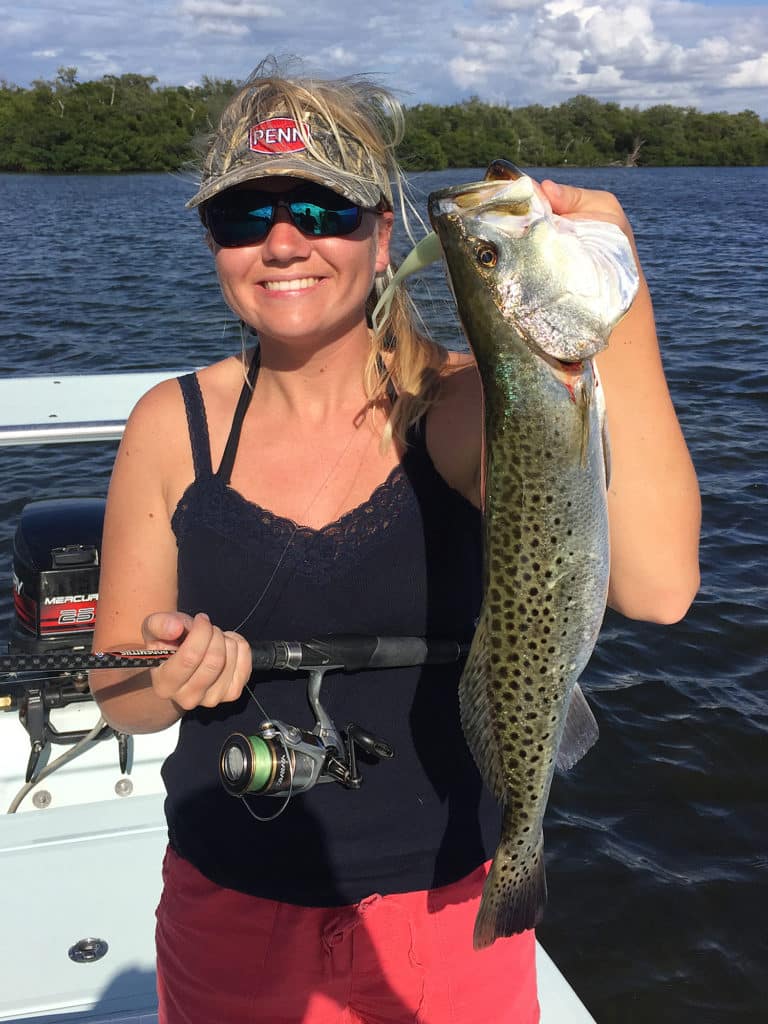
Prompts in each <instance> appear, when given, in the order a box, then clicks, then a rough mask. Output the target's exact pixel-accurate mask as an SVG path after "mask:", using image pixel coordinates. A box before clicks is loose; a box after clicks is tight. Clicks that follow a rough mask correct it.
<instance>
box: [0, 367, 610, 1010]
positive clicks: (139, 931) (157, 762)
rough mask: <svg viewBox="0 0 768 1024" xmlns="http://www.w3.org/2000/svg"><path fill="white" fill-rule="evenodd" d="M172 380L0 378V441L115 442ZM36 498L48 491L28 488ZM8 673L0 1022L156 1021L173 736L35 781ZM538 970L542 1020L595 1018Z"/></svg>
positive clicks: (88, 723)
mask: <svg viewBox="0 0 768 1024" xmlns="http://www.w3.org/2000/svg"><path fill="white" fill-rule="evenodd" d="M174 375H175V374H171V373H120V374H94V375H86V376H77V377H67V376H58V377H25V378H18V377H17V378H13V379H0V446H6V445H24V444H27V445H35V446H38V445H41V444H47V443H62V442H75V441H84V440H86V441H93V440H105V441H106V440H114V439H117V438H119V437H120V436H121V434H122V430H123V427H124V424H125V420H126V418H127V415H128V413H129V412H130V409H131V408H132V407H133V405H134V404H135V402H136V400H137V399H138V397H139V396H140V395H141V394H143V393H144V392H145V391H146V390H148V389H149V388H150V387H151V386H152V385H154V384H155V383H157V382H158V381H160V380H163V379H165V378H167V377H169V376H174ZM39 497H50V495H45V494H40V495H30V498H39ZM7 678H8V677H7V675H6V676H5V677H3V676H0V878H2V879H3V896H2V929H3V938H4V941H3V954H2V979H3V981H2V984H0V1021H16V1022H17V1024H21V1022H31V1021H41V1020H45V1021H46V1022H47V1024H52V1022H61V1024H64V1022H67V1024H75V1022H79V1021H88V1022H89V1024H107V1022H110V1024H129V1022H130V1024H154V1022H156V1020H157V1013H156V1010H157V1001H156V996H155V968H154V909H155V906H156V904H157V901H158V898H159V893H160V864H161V860H162V855H163V852H164V849H165V845H166V827H165V820H164V817H163V799H164V790H163V784H162V781H161V778H160V766H161V764H162V762H163V759H164V758H165V757H166V755H167V754H168V753H169V752H170V751H171V750H172V749H173V747H174V745H175V742H176V731H177V730H176V729H175V728H172V729H169V730H167V731H165V732H162V733H157V734H154V735H148V736H136V737H132V738H130V740H129V741H127V743H124V745H123V748H122V751H121V750H120V749H119V747H118V742H117V740H116V739H115V738H114V736H110V737H108V738H103V739H101V740H99V741H98V742H96V741H93V740H90V741H83V740H82V739H81V740H76V739H73V740H72V741H71V742H63V743H56V744H55V746H53V747H52V748H50V749H48V748H46V749H45V750H43V752H42V753H41V756H40V759H39V760H38V762H37V766H36V771H37V775H36V780H37V781H36V782H35V783H34V784H30V785H28V784H26V782H25V777H26V773H27V765H28V762H29V760H30V749H31V741H30V734H29V733H28V731H27V729H25V727H24V725H23V724H22V722H21V721H20V718H19V714H18V711H17V710H16V709H15V696H17V694H18V690H17V688H15V687H16V684H13V685H12V684H11V683H10V682H8V681H7ZM4 679H5V680H6V681H5V682H4ZM82 698H83V699H78V700H76V701H74V702H71V703H68V704H67V705H66V706H63V707H60V708H53V709H51V710H50V712H49V713H50V719H51V725H52V726H53V727H54V728H55V729H56V730H58V731H59V732H60V733H61V732H64V733H73V734H75V736H80V737H83V736H87V735H88V734H89V733H93V732H94V730H95V728H96V727H97V726H98V724H99V712H98V709H97V707H96V705H95V703H94V702H93V701H92V700H90V699H89V698H88V696H87V692H86V693H85V694H83V695H82ZM3 708H5V709H6V710H5V711H4V713H3V710H2V709H3ZM121 754H122V761H123V765H122V767H121ZM72 755H75V756H72ZM68 758H69V759H68ZM57 760H60V761H61V762H62V763H60V765H59V766H58V767H55V768H54V770H50V769H51V768H52V767H53V766H54V762H55V761H57ZM46 762H47V764H46ZM41 766H42V767H41ZM11 809H12V810H11ZM6 810H8V811H9V813H4V812H6ZM537 970H538V987H539V1001H540V1004H541V1022H542V1024H595V1022H594V1019H593V1017H592V1016H591V1015H590V1014H589V1012H588V1011H587V1010H586V1008H585V1007H584V1005H583V1003H582V1002H581V1001H580V1000H579V998H578V996H577V995H576V994H575V992H574V991H573V989H572V988H571V987H570V985H569V984H568V982H567V981H566V979H565V978H564V977H563V975H562V974H561V973H560V971H559V970H558V968H557V967H556V965H555V964H554V963H553V961H552V960H551V958H550V957H549V956H548V955H547V953H546V952H545V950H544V949H543V948H542V947H541V945H537Z"/></svg>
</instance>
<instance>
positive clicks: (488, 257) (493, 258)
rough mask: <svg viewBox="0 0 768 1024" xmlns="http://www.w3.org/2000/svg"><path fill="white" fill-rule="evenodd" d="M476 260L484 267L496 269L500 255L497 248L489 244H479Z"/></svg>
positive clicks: (476, 248) (476, 249)
mask: <svg viewBox="0 0 768 1024" xmlns="http://www.w3.org/2000/svg"><path fill="white" fill-rule="evenodd" d="M475 258H476V259H477V262H478V263H480V264H482V266H484V267H495V266H496V264H497V262H498V259H499V254H498V253H497V251H496V247H495V246H494V245H491V244H490V243H488V242H478V244H477V245H476V246H475Z"/></svg>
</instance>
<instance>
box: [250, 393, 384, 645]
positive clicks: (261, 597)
mask: <svg viewBox="0 0 768 1024" xmlns="http://www.w3.org/2000/svg"><path fill="white" fill-rule="evenodd" d="M255 383H256V382H255V381H254V386H255ZM358 429H359V428H358V426H357V424H354V425H353V428H352V433H351V434H350V436H349V440H348V441H347V443H346V445H345V446H344V448H343V449H342V451H341V454H340V455H339V456H338V458H337V459H336V461H335V462H334V463H333V465H332V466H331V468H330V469H329V470H328V472H327V473H326V475H325V476H324V477H323V480H322V482H321V484H320V486H319V487H318V489H317V491H315V493H314V495H313V496H312V498H311V499H310V501H309V503H308V504H307V505H306V506H305V507H304V508H303V509H302V511H301V512H300V513H299V516H298V519H294V520H292V522H293V527H292V529H291V532H290V534H289V535H288V540H287V541H286V544H285V547H284V548H283V550H282V553H281V555H280V558H279V559H278V560H277V564H276V565H275V567H274V569H273V570H272V572H271V574H270V577H269V579H268V580H267V582H266V583H265V584H264V587H263V589H262V591H261V593H260V594H259V596H258V597H257V599H256V601H255V602H254V604H253V606H252V607H251V609H250V611H249V612H248V614H247V615H246V616H245V618H244V619H243V620H242V622H240V623H238V625H237V626H235V627H234V629H233V632H235V633H237V632H238V631H239V630H240V629H242V627H243V626H244V625H245V623H246V622H248V620H249V619H250V618H251V616H252V615H253V613H254V612H255V611H256V610H257V609H258V607H259V605H260V604H261V602H262V601H263V600H264V598H265V597H266V595H267V592H268V591H269V588H270V587H271V586H272V583H273V581H274V579H275V577H276V576H277V574H278V572H279V571H280V566H281V565H282V564H283V562H284V561H285V557H286V555H287V554H288V551H289V549H290V547H291V545H292V544H293V541H294V539H295V537H296V534H297V533H298V532H299V530H300V529H301V528H302V527H301V523H302V522H303V521H305V520H306V518H307V515H308V514H309V512H311V510H312V508H313V507H314V505H315V503H316V502H317V499H318V498H319V497H320V495H321V494H322V493H323V491H324V490H325V488H326V486H327V485H328V482H329V480H330V479H331V477H332V476H333V474H334V473H335V472H336V470H337V469H338V468H339V466H340V465H341V462H342V460H343V459H344V456H345V455H346V454H347V452H348V451H349V449H350V448H351V446H352V442H353V441H354V439H355V435H356V432H357V430H358ZM367 451H368V445H366V446H365V448H364V449H363V454H362V456H361V458H360V461H359V463H358V466H357V469H356V471H355V475H354V478H353V480H352V483H351V484H350V486H349V490H348V491H347V492H346V494H345V500H346V496H347V495H348V494H349V493H350V491H351V490H352V488H353V487H354V485H355V482H356V480H357V477H358V476H359V474H360V470H361V468H362V465H363V459H364V457H365V454H366V452H367Z"/></svg>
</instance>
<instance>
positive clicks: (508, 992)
mask: <svg viewBox="0 0 768 1024" xmlns="http://www.w3.org/2000/svg"><path fill="white" fill-rule="evenodd" d="M486 873H487V867H486V866H483V867H480V868H478V869H477V870H476V871H474V872H473V873H472V874H471V875H469V876H467V878H464V879H462V880H461V881H460V882H456V883H455V884H453V885H448V886H445V887H444V888H441V889H434V890H432V891H430V892H426V891H424V892H411V893H398V894H396V895H392V896H379V895H376V894H374V895H371V896H368V897H367V898H366V899H364V900H362V901H361V902H360V903H356V904H354V905H352V906H347V907H331V908H324V907H323V908H318V907H297V906H293V905H292V904H288V903H277V902H275V901H273V900H264V899H259V898H257V897H255V896H247V895H244V894H242V893H238V892H234V891H233V890H231V889H223V888H221V887H219V886H217V885H214V884H213V883H212V882H209V881H208V880H207V879H206V878H204V877H203V876H202V875H201V874H200V873H199V872H198V871H197V870H196V869H195V868H193V867H192V865H191V864H189V863H188V862H187V861H185V860H183V859H182V858H181V857H179V856H177V855H176V854H175V853H174V852H173V851H172V850H168V852H167V854H166V857H165V862H164V864H163V877H164V881H165V889H164V892H163V896H162V899H161V901H160V906H159V907H158V910H157V961H158V972H157V977H158V995H159V1004H160V1009H159V1024H255V1022H264V1024H299V1022H302V1024H358V1022H366V1024H405V1022H409V1024H537V1022H538V1020H539V1007H538V1000H537V997H536V967H535V942H534V935H533V932H525V933H524V934H522V935H515V936H513V937H512V938H509V939H499V940H497V941H496V942H495V943H494V944H493V945H492V946H490V947H489V948H488V949H484V950H481V951H480V952H476V951H475V950H473V948H472V929H473V927H474V920H475V914H476V912H477V907H478V903H479V900H480V893H481V890H482V886H483V882H484V880H485V876H486Z"/></svg>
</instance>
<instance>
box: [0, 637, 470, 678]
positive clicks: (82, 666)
mask: <svg viewBox="0 0 768 1024" xmlns="http://www.w3.org/2000/svg"><path fill="white" fill-rule="evenodd" d="M468 650H469V646H468V644H461V643H459V642H458V641H456V640H442V639H430V638H427V637H419V636H364V635H357V634H347V633H332V634H328V635H324V636H319V637H314V638H313V639H311V640H260V641H257V642H256V643H254V644H253V645H252V646H251V659H252V662H253V671H254V672H263V671H268V670H270V669H274V670H277V671H288V672H298V671H300V670H302V669H304V670H310V669H325V670H328V669H338V670H340V671H344V672H358V671H361V670H363V669H368V668H403V667H406V666H412V665H440V664H449V663H451V662H456V661H459V660H460V659H461V658H464V657H466V654H467V651H468ZM175 653H176V651H175V650H170V649H162V650H152V649H151V648H138V647H137V648H131V649H129V650H125V651H95V652H88V651H72V650H59V651H45V652H34V653H15V654H5V655H0V680H2V682H4V683H14V682H19V683H24V682H25V679H24V677H25V676H28V675H39V674H40V673H41V672H60V673H68V672H84V671H93V670H98V669H116V668H134V669H140V668H153V667H155V666H156V665H161V664H162V663H163V662H164V661H167V659H168V658H170V657H171V656H172V655H173V654H175Z"/></svg>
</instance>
